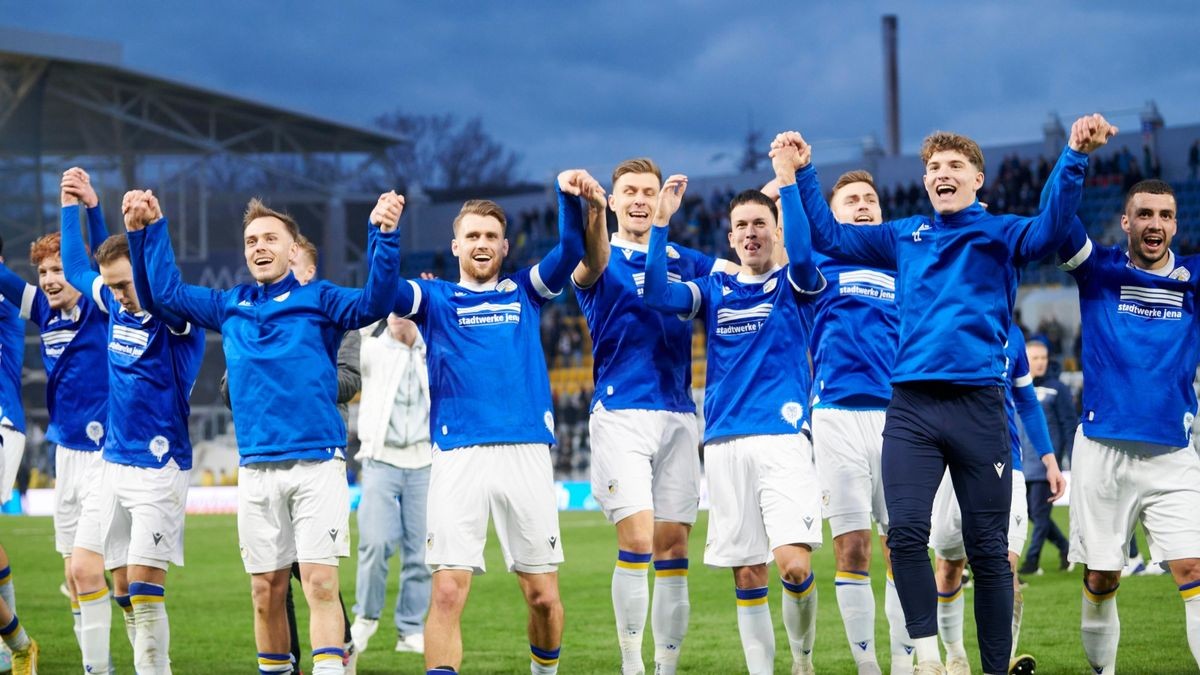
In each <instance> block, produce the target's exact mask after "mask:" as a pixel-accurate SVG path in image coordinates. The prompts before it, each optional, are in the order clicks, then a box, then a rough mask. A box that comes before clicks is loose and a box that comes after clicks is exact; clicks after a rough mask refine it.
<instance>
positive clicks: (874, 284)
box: [838, 270, 896, 302]
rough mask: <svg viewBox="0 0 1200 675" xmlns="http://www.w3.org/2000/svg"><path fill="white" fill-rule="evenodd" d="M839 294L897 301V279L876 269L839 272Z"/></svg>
mask: <svg viewBox="0 0 1200 675" xmlns="http://www.w3.org/2000/svg"><path fill="white" fill-rule="evenodd" d="M838 295H854V296H858V297H863V298H877V299H879V300H883V301H886V302H895V301H896V279H895V277H893V276H892V275H890V274H884V273H883V272H876V271H874V270H851V271H849V272H841V273H839V274H838Z"/></svg>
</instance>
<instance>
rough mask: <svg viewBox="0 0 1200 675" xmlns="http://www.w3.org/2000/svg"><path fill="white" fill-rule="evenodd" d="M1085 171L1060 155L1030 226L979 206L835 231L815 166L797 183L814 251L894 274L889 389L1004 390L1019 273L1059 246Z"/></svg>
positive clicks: (1066, 153) (1078, 161)
mask: <svg viewBox="0 0 1200 675" xmlns="http://www.w3.org/2000/svg"><path fill="white" fill-rule="evenodd" d="M1086 168H1087V155H1085V154H1082V153H1079V152H1076V151H1074V150H1071V149H1070V148H1066V149H1064V150H1063V153H1062V156H1061V157H1060V158H1059V160H1058V169H1057V171H1056V173H1055V179H1054V181H1053V183H1052V184H1051V185H1050V187H1049V189H1050V198H1049V200H1048V203H1047V206H1046V208H1045V210H1043V211H1042V212H1041V213H1040V214H1038V215H1037V216H1035V217H1032V218H1023V217H1018V216H1011V215H1005V216H993V215H990V214H988V213H987V212H986V211H985V210H984V209H983V207H982V206H980V205H979V203H978V202H976V203H974V204H972V205H971V206H969V207H967V208H966V209H963V210H962V211H959V212H957V213H953V214H948V215H942V214H937V215H935V216H933V217H932V218H929V217H926V216H916V217H912V218H905V219H902V220H895V221H889V222H886V223H884V224H883V225H881V226H879V227H856V226H853V225H845V224H841V223H838V222H837V221H836V220H835V219H834V217H833V213H832V212H831V211H830V209H829V205H828V204H827V203H826V202H825V198H824V196H823V195H822V193H821V186H820V184H819V183H818V181H817V173H816V170H815V169H814V168H813V167H812V165H809V166H807V167H805V168H804V169H802V170H801V171H800V172H799V173H798V174H797V175H796V178H797V184H798V185H799V189H800V199H801V202H802V203H803V204H804V210H805V212H806V213H807V214H808V217H809V221H810V223H811V225H812V238H813V246H814V248H816V250H818V251H820V252H822V253H825V254H827V255H831V256H835V257H837V258H840V259H842V260H845V261H848V262H857V263H862V264H867V265H873V266H876V267H882V268H887V269H895V270H896V271H897V272H898V274H897V286H898V293H897V305H898V309H899V312H900V332H899V351H898V353H897V355H896V363H895V366H894V367H893V369H892V382H893V383H902V382H914V381H942V382H951V383H955V384H963V385H971V386H984V385H1002V384H1003V383H1004V343H1005V340H1006V336H1007V334H1008V327H1009V324H1010V323H1011V321H1012V315H1013V309H1014V305H1015V301H1016V289H1017V271H1018V269H1019V268H1021V267H1023V266H1024V265H1026V264H1028V263H1029V262H1032V261H1035V260H1039V259H1041V258H1044V257H1046V256H1048V255H1050V254H1051V253H1054V252H1055V250H1056V249H1057V248H1058V247H1059V245H1060V244H1061V243H1062V242H1063V240H1064V239H1066V237H1067V234H1068V231H1069V229H1070V227H1071V223H1072V220H1073V219H1074V217H1075V211H1076V209H1077V208H1078V206H1079V200H1080V198H1081V196H1082V192H1083V178H1084V172H1085V170H1086Z"/></svg>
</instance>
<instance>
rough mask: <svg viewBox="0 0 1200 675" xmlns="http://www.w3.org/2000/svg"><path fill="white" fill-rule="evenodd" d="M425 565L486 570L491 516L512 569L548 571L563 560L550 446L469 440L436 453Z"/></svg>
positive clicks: (428, 511) (506, 561)
mask: <svg viewBox="0 0 1200 675" xmlns="http://www.w3.org/2000/svg"><path fill="white" fill-rule="evenodd" d="M425 514H426V515H425V517H426V521H427V523H428V528H429V529H428V533H427V534H426V537H425V563H426V564H427V565H429V566H430V567H433V568H434V569H435V570H436V569H443V568H452V569H469V570H471V571H473V572H474V573H475V574H482V573H483V572H485V571H487V568H486V566H485V565H484V562H483V548H484V544H486V543H487V529H488V528H487V526H488V516H489V514H490V515H491V517H492V520H493V522H494V523H495V525H496V536H497V537H499V539H500V550H501V551H502V552H503V553H504V563H505V565H506V566H507V567H508V571H510V572H512V571H517V572H526V573H529V574H544V573H547V572H553V571H555V570H556V569H558V565H560V564H561V563H562V561H563V543H562V536H561V535H560V534H559V529H558V499H557V496H556V494H555V490H554V469H553V467H552V466H551V463H550V447H549V446H547V445H542V444H538V443H524V444H520V445H499V444H498V445H470V446H465V447H461V448H455V449H453V450H437V449H435V450H434V451H433V470H432V474H431V475H430V477H429V502H428V505H427V507H426V509H425Z"/></svg>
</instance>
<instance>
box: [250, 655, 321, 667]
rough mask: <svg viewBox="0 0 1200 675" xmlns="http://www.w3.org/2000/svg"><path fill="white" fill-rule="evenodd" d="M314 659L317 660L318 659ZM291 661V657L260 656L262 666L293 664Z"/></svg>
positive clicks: (259, 662)
mask: <svg viewBox="0 0 1200 675" xmlns="http://www.w3.org/2000/svg"><path fill="white" fill-rule="evenodd" d="M313 660H314V661H315V660H316V659H313ZM291 662H292V660H291V659H264V658H263V657H261V656H260V657H258V665H260V666H282V665H284V664H291Z"/></svg>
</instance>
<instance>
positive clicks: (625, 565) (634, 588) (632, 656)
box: [612, 550, 651, 672]
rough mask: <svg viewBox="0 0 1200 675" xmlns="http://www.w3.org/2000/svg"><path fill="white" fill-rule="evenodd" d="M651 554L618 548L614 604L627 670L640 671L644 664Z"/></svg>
mask: <svg viewBox="0 0 1200 675" xmlns="http://www.w3.org/2000/svg"><path fill="white" fill-rule="evenodd" d="M650 558H651V555H650V554H649V553H634V552H633V551H620V550H619V551H617V564H616V566H615V567H613V575H612V603H613V614H614V615H616V618H617V645H618V646H619V647H620V649H621V664H622V665H621V667H622V669H623V671H624V672H639V671H642V670H644V669H645V666H644V665H642V637H643V635H644V634H645V631H646V610H648V609H650V588H649V586H647V584H646V573H647V570H648V569H649V567H650Z"/></svg>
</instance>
